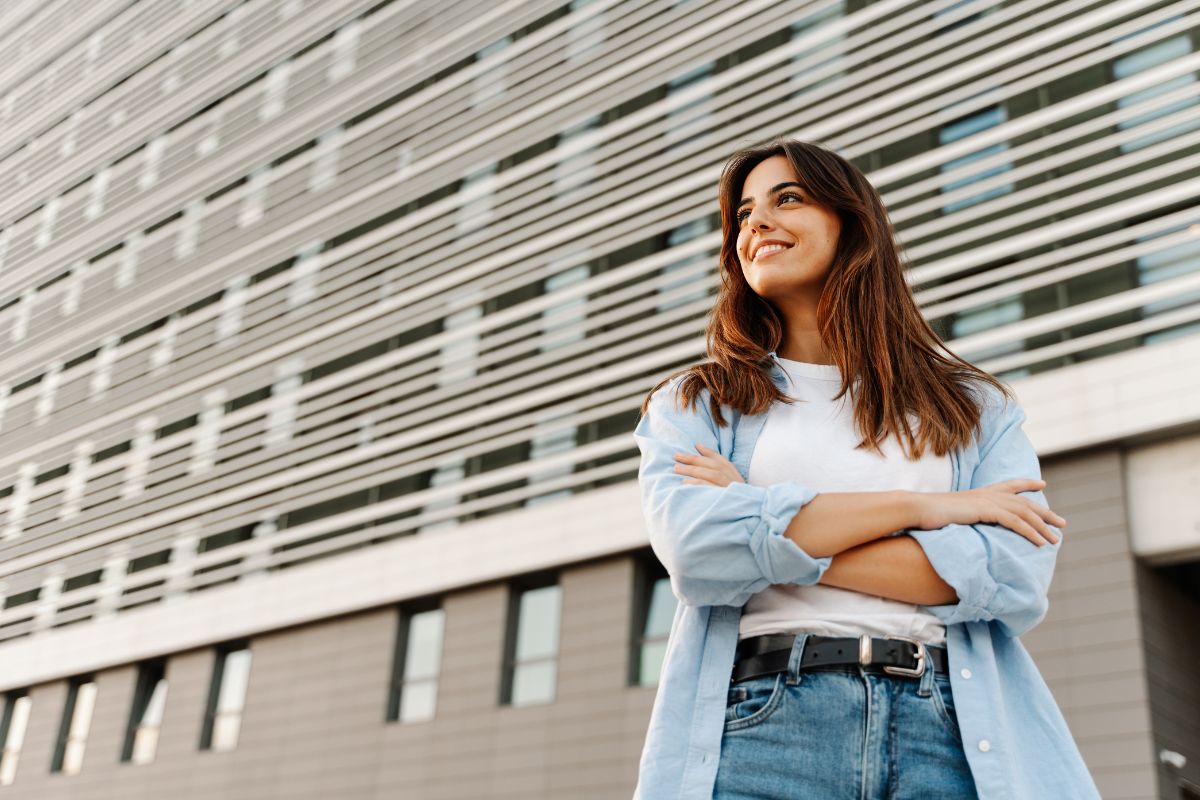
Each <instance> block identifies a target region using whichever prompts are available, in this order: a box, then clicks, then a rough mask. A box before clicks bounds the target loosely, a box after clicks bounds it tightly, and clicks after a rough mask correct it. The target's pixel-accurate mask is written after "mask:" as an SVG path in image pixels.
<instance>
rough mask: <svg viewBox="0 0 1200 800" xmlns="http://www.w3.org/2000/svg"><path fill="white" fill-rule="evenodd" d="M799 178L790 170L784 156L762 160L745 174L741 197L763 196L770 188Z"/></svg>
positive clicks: (790, 166) (789, 164)
mask: <svg viewBox="0 0 1200 800" xmlns="http://www.w3.org/2000/svg"><path fill="white" fill-rule="evenodd" d="M799 180H800V176H799V175H797V174H796V170H794V169H792V162H790V161H788V160H787V158H785V157H784V156H771V157H770V158H764V159H763V160H762V161H760V162H758V163H757V164H755V165H754V168H753V169H751V170H750V172H748V173H746V180H745V181H744V183H743V185H742V197H749V196H756V195H765V194H766V193H767V192H769V191H771V187H772V186H774V185H775V184H777V183H783V182H784V181H799Z"/></svg>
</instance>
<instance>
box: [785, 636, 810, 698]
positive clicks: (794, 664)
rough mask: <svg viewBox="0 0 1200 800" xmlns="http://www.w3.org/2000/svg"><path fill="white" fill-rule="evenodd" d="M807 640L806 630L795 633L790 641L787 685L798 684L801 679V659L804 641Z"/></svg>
mask: <svg viewBox="0 0 1200 800" xmlns="http://www.w3.org/2000/svg"><path fill="white" fill-rule="evenodd" d="M807 641H808V632H806V631H802V632H800V633H797V634H796V639H795V640H794V641H793V642H792V653H791V655H790V656H788V669H787V685H788V686H798V685H799V684H800V681H801V679H802V678H803V677H804V675H803V671H802V669H801V667H802V664H801V663H800V662H801V659H803V658H804V643H805V642H807Z"/></svg>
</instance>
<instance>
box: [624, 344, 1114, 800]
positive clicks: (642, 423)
mask: <svg viewBox="0 0 1200 800" xmlns="http://www.w3.org/2000/svg"><path fill="white" fill-rule="evenodd" d="M770 355H771V358H772V362H773V363H772V368H771V374H772V378H773V380H774V381H775V382H776V384H777V385H778V386H779V387H780V389H784V390H786V376H785V375H784V372H783V367H782V366H781V365H780V364H779V361H778V359H777V357H776V354H775V353H773V352H772V353H771V354H770ZM681 380H682V376H679V377H676V378H675V379H673V380H672V381H670V382H669V383H667V384H666V385H664V386H663V387H661V388H660V389H659V390H658V391H657V392H655V393H654V395H653V397H651V400H650V405H649V408H648V410H647V413H646V414H645V415H644V416H643V417H642V418H641V419H640V420H639V421H638V424H637V427H636V428H635V429H634V434H633V435H634V438H635V439H636V440H637V444H638V447H639V448H640V450H641V453H642V458H641V465H640V467H639V469H638V482H639V484H640V487H641V492H642V512H643V514H644V516H645V519H646V525H647V528H648V531H649V535H650V543H651V546H652V548H653V549H654V553H655V555H656V556H657V557H658V559H659V560H660V561H661V562H662V563H663V565H664V566H665V567H666V568H667V571H668V573H669V574H670V576H671V588H672V589H673V590H674V592H675V595H676V597H678V598H679V600H680V603H679V605H678V607H677V608H676V611H675V618H674V620H673V621H672V624H671V634H670V638H669V639H668V644H667V652H666V656H665V658H664V661H663V667H662V673H661V676H660V678H659V686H658V693H657V695H656V696H655V699H654V707H653V710H652V712H651V715H650V725H649V729H648V731H647V734H646V741H645V745H644V748H643V751H642V757H641V765H640V768H639V774H638V784H637V789H636V791H635V793H634V800H711V798H712V790H713V784H714V781H715V779H716V773H717V762H718V757H719V756H720V752H721V735H722V730H723V725H724V711H725V700H726V697H727V690H728V688H729V681H730V674H731V671H732V668H733V660H734V650H735V648H736V646H737V642H738V622H739V619H740V617H741V613H742V605H743V604H744V603H745V602H746V600H747V599H749V597H750V596H751V595H753V594H755V593H756V592H759V591H762V590H763V589H764V588H766V587H767V586H769V585H771V584H779V583H796V584H802V585H811V584H815V583H817V582H818V580H819V579H820V577H821V575H822V574H823V573H824V572H825V570H826V569H827V568H828V567H829V564H830V562H831V561H832V556H826V557H822V558H814V557H812V556H810V555H808V554H807V553H806V552H805V551H804V550H803V549H801V548H800V546H799V545H797V544H796V543H795V542H793V541H792V540H791V539H788V538H787V537H785V536H784V535H783V533H784V530H785V529H786V528H787V526H788V524H789V523H790V522H791V520H792V518H793V517H794V516H795V515H796V514H797V512H799V510H800V509H801V507H803V506H804V504H805V503H807V502H809V501H810V500H812V499H813V498H814V497H816V496H817V492H816V491H815V490H813V489H811V488H808V487H805V486H801V485H799V484H798V483H796V482H794V481H784V482H781V483H774V484H771V485H770V486H751V485H750V484H748V483H731V484H730V485H728V486H724V487H720V486H713V485H710V484H704V485H695V484H689V485H684V484H683V479H684V477H685V476H684V475H682V474H680V473H678V472H676V471H675V470H674V467H675V464H676V463H677V462H676V461H675V459H674V455H675V453H678V452H687V453H692V454H698V452H699V451H698V450H697V449H696V444H697V443H699V444H704V445H706V446H708V447H711V448H712V449H714V450H716V451H717V452H719V453H721V455H723V456H724V457H725V458H727V459H729V461H731V462H732V463H733V464H734V466H736V467H737V469H738V472H739V473H740V474H741V476H742V479H743V480H745V479H746V477H747V476H748V474H749V465H750V456H751V454H752V453H753V452H754V445H755V441H756V440H757V438H758V434H759V433H760V432H761V431H762V428H763V423H764V422H765V421H766V417H767V415H766V414H765V413H763V414H757V415H742V414H740V413H739V412H737V411H735V410H734V409H732V408H729V407H728V406H724V405H722V406H721V413H722V415H723V416H724V418H725V421H726V422H727V423H729V424H727V425H726V426H725V427H718V426H717V424H716V421H715V420H714V419H713V417H712V413H711V410H710V408H709V393H708V392H707V391H703V392H701V394H700V397H699V398H698V404H697V407H696V408H695V409H683V410H681V409H679V408H677V407H676V406H675V391H674V390H675V388H676V387H677V386H678V384H679V382H680V381H681ZM984 396H985V397H986V402H985V403H984V405H983V414H982V418H981V421H980V422H981V431H980V435H979V436H978V438H977V439H976V440H974V441H972V442H971V443H970V444H969V445H968V446H967V447H965V448H960V449H956V450H953V451H952V452H951V454H950V458H951V463H952V465H953V480H952V483H951V485H952V486H953V487H954V490H955V491H961V490H965V489H972V488H977V487H980V486H986V485H989V484H993V483H996V482H998V481H1002V480H1007V479H1010V478H1041V467H1040V465H1039V463H1038V458H1037V455H1036V453H1035V452H1034V450H1033V446H1032V444H1031V443H1030V441H1029V439H1028V437H1027V436H1026V435H1025V433H1024V431H1023V430H1022V429H1021V424H1022V422H1023V421H1024V419H1025V412H1024V410H1023V409H1022V408H1021V407H1020V405H1018V404H1016V403H1012V402H1008V401H1007V398H1004V397H1003V396H1002V395H1000V393H999V392H997V391H996V390H995V389H993V388H991V387H985V389H984ZM796 444H797V448H802V447H803V442H797V443H796ZM1021 494H1023V495H1024V496H1026V497H1029V498H1030V499H1032V500H1034V501H1035V502H1037V503H1040V504H1041V505H1048V504H1047V503H1046V498H1045V495H1044V494H1043V493H1042V492H1040V491H1027V492H1022V493H1021ZM1051 528H1052V530H1053V531H1054V532H1055V533H1056V534H1057V535H1058V536H1059V537H1060V538H1059V542H1058V543H1057V544H1045V545H1043V546H1041V547H1038V546H1036V545H1034V544H1033V543H1032V542H1030V541H1029V540H1028V539H1026V538H1025V537H1024V536H1021V535H1019V534H1017V533H1014V532H1013V531H1011V530H1009V529H1008V528H1005V527H1003V526H1000V525H991V524H982V523H976V524H973V525H960V524H953V525H947V526H946V527H944V528H939V529H937V530H916V529H909V530H906V531H905V533H907V534H908V535H910V536H912V537H913V538H914V539H916V541H917V542H918V543H919V544H920V545H921V547H922V548H923V549H924V551H925V555H926V556H927V557H928V558H929V561H930V563H931V564H932V565H933V567H934V569H935V570H936V571H937V573H938V574H939V575H940V576H941V577H942V579H943V580H945V581H946V583H948V584H950V585H951V586H952V587H954V589H955V590H956V591H957V592H958V597H959V601H958V602H957V603H949V604H946V605H935V606H921V608H922V609H924V610H928V611H929V612H931V613H933V614H934V615H936V616H937V617H938V618H939V619H940V620H942V621H943V622H944V623H946V647H947V651H948V654H949V660H950V685H951V689H952V691H953V692H954V700H955V704H956V707H957V708H956V713H957V715H958V723H959V729H960V730H961V732H962V739H963V746H964V749H965V751H966V755H967V761H968V762H969V764H970V766H971V772H972V774H973V775H974V777H975V784H976V787H977V789H978V792H979V797H980V800H1043V798H1046V799H1049V798H1054V800H1071V799H1072V798H1079V800H1099V797H1100V794H1099V792H1098V791H1097V790H1096V785H1095V783H1094V782H1093V780H1092V778H1091V775H1090V774H1089V773H1088V770H1087V767H1086V766H1085V765H1084V762H1083V758H1082V757H1081V756H1080V754H1079V750H1078V748H1077V747H1076V744H1075V741H1074V739H1073V737H1072V735H1071V733H1070V731H1069V730H1068V728H1067V724H1066V721H1065V720H1064V719H1063V716H1062V713H1061V712H1060V710H1059V708H1058V705H1057V703H1056V702H1055V700H1054V697H1053V696H1052V695H1051V694H1050V690H1049V688H1048V687H1047V686H1046V683H1045V681H1044V680H1043V679H1042V676H1041V674H1040V673H1039V672H1038V670H1037V667H1036V665H1035V664H1034V662H1033V659H1031V658H1030V656H1029V653H1028V652H1027V651H1026V650H1025V647H1024V646H1023V645H1022V644H1021V641H1020V639H1018V638H1017V637H1018V636H1020V635H1021V634H1023V633H1025V632H1026V631H1028V630H1030V629H1031V628H1033V627H1034V626H1035V625H1037V624H1038V623H1039V622H1041V620H1042V618H1043V617H1045V615H1046V610H1047V608H1048V603H1047V599H1046V592H1047V590H1048V589H1049V586H1050V578H1051V576H1052V574H1053V572H1054V562H1055V559H1056V557H1057V554H1058V548H1059V547H1060V546H1061V544H1062V538H1061V537H1062V532H1061V531H1060V530H1059V529H1058V528H1056V527H1054V526H1051ZM796 746H797V747H803V746H804V745H803V743H802V742H797V743H796Z"/></svg>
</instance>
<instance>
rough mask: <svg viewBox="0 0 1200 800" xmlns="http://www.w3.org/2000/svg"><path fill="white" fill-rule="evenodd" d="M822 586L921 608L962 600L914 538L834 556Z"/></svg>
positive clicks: (891, 539)
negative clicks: (920, 606) (913, 604)
mask: <svg viewBox="0 0 1200 800" xmlns="http://www.w3.org/2000/svg"><path fill="white" fill-rule="evenodd" d="M818 583H821V584H824V585H826V586H836V587H837V588H839V589H852V590H854V591H856V592H863V593H864V594H871V595H875V596H876V597H886V598H888V599H890V600H899V601H900V602H903V603H916V604H919V605H941V604H944V603H953V602H955V601H957V600H958V593H957V592H955V591H954V587H953V586H951V585H950V584H948V583H946V582H945V581H944V580H942V578H941V576H939V575H938V574H937V572H936V571H934V569H933V565H932V564H930V563H929V559H928V558H927V557H926V556H925V551H924V549H922V547H921V545H919V544H917V542H916V540H915V539H913V538H912V537H911V536H888V537H884V538H882V539H874V540H872V541H869V542H867V543H866V544H860V545H858V546H857V547H851V548H850V549H849V550H843V551H842V552H840V553H837V554H835V555H834V556H833V560H832V561H831V562H830V564H829V567H828V568H827V569H826V570H825V572H824V573H823V574H822V575H821V579H820V580H819V581H818Z"/></svg>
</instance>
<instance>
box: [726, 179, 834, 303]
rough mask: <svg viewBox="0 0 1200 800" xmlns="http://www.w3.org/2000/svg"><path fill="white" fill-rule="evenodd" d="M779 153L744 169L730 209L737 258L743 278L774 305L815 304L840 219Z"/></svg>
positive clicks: (830, 262)
mask: <svg viewBox="0 0 1200 800" xmlns="http://www.w3.org/2000/svg"><path fill="white" fill-rule="evenodd" d="M798 181H799V176H798V175H796V171H795V170H794V169H792V163H791V162H790V161H788V160H787V158H785V157H784V156H771V157H770V158H767V159H764V160H763V161H760V162H759V163H758V164H757V165H755V167H754V168H753V169H752V170H750V173H749V174H748V175H747V176H746V180H745V183H744V185H743V187H742V196H741V197H740V198H739V200H740V205H739V206H738V207H737V209H736V214H737V221H738V222H737V224H738V237H737V253H738V261H739V262H740V263H741V265H742V274H743V275H745V277H746V283H748V284H749V285H750V288H751V289H753V290H754V292H755V293H756V294H757V295H758V296H759V297H762V298H764V299H767V300H773V301H775V302H776V303H777V304H781V305H790V304H791V302H795V301H796V300H804V301H806V302H808V303H810V304H811V303H815V302H816V299H817V298H818V297H820V293H821V287H822V286H823V285H824V283H825V276H826V275H827V274H828V272H829V265H830V264H832V263H833V256H834V253H835V252H836V250H837V243H838V234H839V233H840V232H841V227H842V226H841V220H840V219H839V218H838V215H837V212H835V211H834V210H833V209H831V208H828V207H827V206H822V205H818V204H816V203H815V202H814V201H813V200H812V198H811V197H810V196H809V194H808V193H807V192H806V191H805V190H804V189H802V188H800V186H799V183H798Z"/></svg>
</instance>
